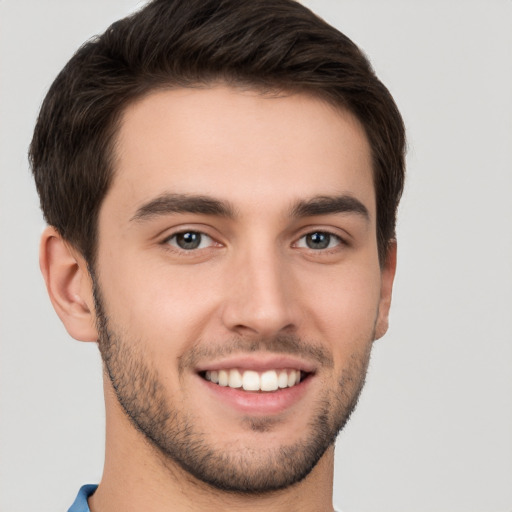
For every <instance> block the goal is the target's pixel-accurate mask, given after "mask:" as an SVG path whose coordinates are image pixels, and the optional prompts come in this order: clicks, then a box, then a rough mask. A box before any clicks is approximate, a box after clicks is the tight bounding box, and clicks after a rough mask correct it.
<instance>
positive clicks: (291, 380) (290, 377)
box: [288, 371, 300, 388]
mask: <svg viewBox="0 0 512 512" xmlns="http://www.w3.org/2000/svg"><path fill="white" fill-rule="evenodd" d="M299 379H300V373H299ZM296 382H297V372H295V371H292V372H290V373H289V374H288V387H289V388H291V387H292V386H295V383H296Z"/></svg>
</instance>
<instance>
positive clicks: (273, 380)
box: [260, 370, 278, 391]
mask: <svg viewBox="0 0 512 512" xmlns="http://www.w3.org/2000/svg"><path fill="white" fill-rule="evenodd" d="M277 388H278V385H277V373H276V372H275V370H269V371H268V372H264V373H262V374H261V384H260V389H261V391H275V390H276V389H277Z"/></svg>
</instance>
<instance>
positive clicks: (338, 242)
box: [162, 229, 349, 255]
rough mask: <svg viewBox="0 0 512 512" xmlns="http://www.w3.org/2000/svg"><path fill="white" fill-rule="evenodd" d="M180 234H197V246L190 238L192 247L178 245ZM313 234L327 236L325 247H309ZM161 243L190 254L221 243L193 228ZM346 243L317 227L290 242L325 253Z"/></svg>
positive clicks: (298, 246)
mask: <svg viewBox="0 0 512 512" xmlns="http://www.w3.org/2000/svg"><path fill="white" fill-rule="evenodd" d="M180 235H183V236H184V237H185V236H186V235H194V236H197V235H199V237H200V238H199V241H198V246H197V247H193V245H194V242H197V240H194V239H192V240H190V241H189V242H188V243H189V244H191V245H192V247H190V248H188V249H187V248H184V247H179V246H178V242H177V237H179V236H180ZM315 235H321V236H323V237H326V238H327V247H322V248H312V247H310V246H309V244H308V241H307V237H313V236H315ZM204 238H207V239H209V240H210V242H209V243H208V245H207V246H206V247H201V245H202V244H203V241H204ZM172 240H175V241H176V243H171V241H172ZM302 240H304V245H301V241H302ZM333 240H334V242H335V245H334V246H333V247H331V243H332V242H333ZM185 243H187V242H186V241H185ZM162 244H163V245H165V246H166V247H167V248H168V249H170V250H173V251H178V252H180V253H182V254H190V255H191V254H193V253H195V252H196V251H199V250H205V249H210V248H212V247H214V246H215V245H216V244H217V245H221V244H220V243H219V242H216V241H215V239H214V238H212V237H211V236H210V235H208V234H206V233H204V232H202V231H199V230H193V229H189V230H182V231H178V232H176V233H173V234H172V235H170V236H168V237H167V238H165V240H163V242H162ZM348 245H349V244H348V243H347V242H346V240H345V239H343V238H342V237H340V236H339V235H337V234H335V233H332V232H330V231H326V230H320V229H319V230H313V231H309V232H307V233H305V234H303V235H302V236H301V237H300V238H299V239H298V240H297V241H296V242H294V243H293V244H292V247H293V248H299V249H307V250H308V251H311V252H312V253H318V254H325V253H330V252H333V251H336V250H337V249H338V248H339V247H340V246H348Z"/></svg>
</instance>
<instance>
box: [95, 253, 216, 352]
mask: <svg viewBox="0 0 512 512" xmlns="http://www.w3.org/2000/svg"><path fill="white" fill-rule="evenodd" d="M103 262H104V264H103V266H102V277H101V279H100V284H101V290H102V295H103V299H104V302H105V307H106V309H107V311H108V314H109V315H110V316H111V318H112V321H113V322H115V324H116V325H119V326H123V330H124V331H125V332H126V333H127V335H128V337H129V339H131V340H134V341H137V340H139V341H143V342H144V343H145V344H146V345H147V346H148V349H149V346H151V347H152V350H153V351H155V352H159V353H162V352H164V351H168V350H170V351H174V350H175V349H177V348H178V345H180V346H182V345H183V344H186V343H187V342H189V341H190V342H193V341H194V340H196V339H197V336H198V333H199V331H200V329H201V325H202V322H203V320H204V318H206V317H208V316H209V313H210V310H211V309H212V307H213V306H212V293H210V292H209V290H211V289H212V287H211V286H207V279H206V277H205V276H204V275H202V274H203V273H202V272H201V271H199V272H198V271H196V272H194V270H193V269H191V268H187V267H181V268H172V267H170V266H169V265H166V264H162V263H158V262H156V263H155V264H153V265H149V264H147V261H144V262H141V261H138V260H137V259H136V258H132V259H130V258H125V259H124V261H116V262H114V261H110V262H109V261H108V260H106V259H104V260H103Z"/></svg>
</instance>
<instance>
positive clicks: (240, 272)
mask: <svg viewBox="0 0 512 512" xmlns="http://www.w3.org/2000/svg"><path fill="white" fill-rule="evenodd" d="M288 267H289V266H288V265H286V261H285V258H284V257H282V256H280V255H279V254H278V251H276V250H267V251H264V250H259V251H254V250H253V251H250V250H248V251H246V253H245V254H244V255H242V256H240V257H239V258H237V259H236V261H234V262H233V263H232V267H231V271H230V277H229V280H228V282H227V283H226V285H227V286H226V288H225V290H226V291H225V300H224V302H223V310H222V320H223V323H224V326H225V327H226V328H227V329H228V330H230V331H231V332H232V333H236V334H238V335H258V336H259V337H272V336H275V335H277V334H279V333H283V332H287V333H292V332H294V331H295V330H296V329H297V327H298V323H299V310H298V307H297V302H296V297H295V294H294V286H293V276H292V272H291V269H290V268H288Z"/></svg>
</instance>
